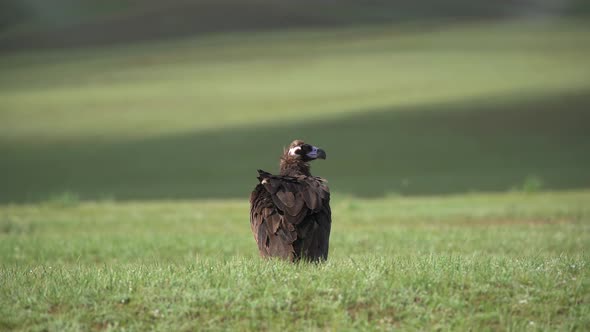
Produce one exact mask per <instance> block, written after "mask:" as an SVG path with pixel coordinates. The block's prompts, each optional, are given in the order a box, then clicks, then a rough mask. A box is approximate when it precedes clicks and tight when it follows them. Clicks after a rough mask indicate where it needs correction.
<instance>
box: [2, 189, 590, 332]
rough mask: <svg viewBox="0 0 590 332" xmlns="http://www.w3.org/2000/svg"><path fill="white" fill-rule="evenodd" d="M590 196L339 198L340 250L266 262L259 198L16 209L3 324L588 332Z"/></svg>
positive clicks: (9, 217)
mask: <svg viewBox="0 0 590 332" xmlns="http://www.w3.org/2000/svg"><path fill="white" fill-rule="evenodd" d="M589 201H590V193H589V192H588V191H577V192H561V193H521V192H512V193H505V194H494V195H483V194H477V195H459V196H449V197H447V198H437V197H424V198H403V197H387V198H382V199H373V200H364V199H357V198H353V197H348V198H344V197H342V196H339V197H337V198H336V199H335V201H334V202H333V204H332V206H333V215H334V223H333V232H332V238H331V240H332V241H331V251H330V259H329V261H328V262H327V263H325V264H320V265H314V264H297V265H290V264H286V263H283V262H280V261H264V260H262V259H260V258H258V257H257V253H256V246H255V244H254V240H253V237H252V235H251V234H250V230H249V225H248V205H247V203H246V202H244V201H228V200H226V201H217V200H215V201H176V202H172V201H169V202H166V201H159V202H152V203H142V202H128V203H117V202H111V201H108V200H107V201H99V202H86V203H82V202H79V201H77V200H76V199H75V197H71V196H65V197H61V198H55V199H53V200H50V201H47V202H43V203H39V204H30V205H4V206H2V207H0V253H1V255H0V263H1V264H0V328H1V329H3V330H11V331H20V330H50V331H52V330H108V329H112V330H136V331H144V330H158V331H171V330H174V331H183V330H184V331H189V330H218V329H231V330H248V329H263V330H265V329H268V330H283V329H285V330H293V331H300V330H334V331H341V330H353V329H355V330H358V329H363V330H391V329H403V330H408V329H420V330H431V329H442V330H448V329H451V330H525V329H530V330H588V329H589V328H590V319H589V317H590V266H589V263H590V262H589V257H588V250H589V249H590V247H589V246H590V245H589V244H590V232H589V230H590V229H589V226H590V205H588V202H589Z"/></svg>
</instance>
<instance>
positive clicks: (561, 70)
mask: <svg viewBox="0 0 590 332" xmlns="http://www.w3.org/2000/svg"><path fill="white" fill-rule="evenodd" d="M4 3H6V2H4ZM26 3H28V4H36V6H37V5H39V4H41V2H40V1H38V2H37V1H29V2H26ZM57 3H63V4H64V6H65V5H66V4H67V2H65V0H63V2H56V4H57ZM76 3H77V5H76V6H72V7H68V8H69V9H68V10H67V11H56V14H55V15H58V14H59V15H62V16H63V19H59V20H56V19H55V16H52V18H44V19H43V18H42V17H41V16H40V15H31V14H30V13H27V12H26V11H23V13H24V14H23V16H22V17H23V18H21V19H16V18H15V19H14V20H13V21H12V22H10V23H5V24H4V28H3V34H2V36H3V37H2V38H0V44H2V43H3V44H2V45H4V46H5V47H6V48H5V50H7V52H6V53H4V54H3V55H1V56H0V72H1V73H2V75H0V101H1V104H0V184H1V185H0V202H3V203H5V202H22V201H37V200H44V199H48V198H51V197H55V196H56V195H57V196H59V195H62V194H63V193H73V195H79V196H80V197H81V198H82V199H96V198H105V197H107V198H116V199H158V198H171V199H173V198H196V197H197V198H207V197H241V198H245V197H248V194H249V191H250V190H251V188H252V187H253V185H254V184H255V183H256V179H255V175H256V169H258V168H262V169H265V170H268V171H276V169H277V163H278V157H279V155H280V153H281V152H282V148H283V146H285V145H287V144H288V143H289V142H290V141H291V140H293V139H295V138H302V139H306V140H308V141H309V142H310V143H312V144H316V145H319V146H321V147H323V148H325V149H326V150H327V152H328V160H326V161H325V162H321V161H320V162H317V163H315V165H314V173H315V174H317V175H320V176H325V177H327V178H328V179H329V181H330V185H331V188H332V190H333V191H334V192H336V193H339V194H347V195H348V194H350V195H361V196H381V195H391V194H394V195H395V194H402V195H426V194H428V195H430V194H449V193H460V192H471V191H506V190H525V191H527V190H543V189H548V190H556V189H573V188H588V187H590V175H589V174H588V172H587V169H589V167H590V154H588V153H587V151H590V135H588V133H589V132H590V121H588V120H590V119H589V118H590V113H589V112H588V109H589V105H590V94H589V93H588V92H589V90H590V63H589V61H588V59H589V58H590V45H588V43H587V41H588V40H589V38H590V25H589V24H588V23H586V21H584V20H582V19H579V18H575V17H572V15H573V14H579V13H581V12H582V11H580V12H577V11H573V12H572V10H573V9H572V8H578V7H575V6H579V4H577V5H576V3H574V2H571V3H570V2H567V3H566V4H567V6H565V5H564V6H563V7H559V10H557V9H555V10H554V11H552V10H549V9H548V8H544V9H543V8H542V7H534V6H533V7H525V9H528V11H529V12H527V13H525V12H526V11H522V10H521V11H517V10H516V8H521V7H522V6H521V4H519V3H518V2H508V3H504V2H503V3H502V4H501V5H498V4H496V5H491V4H487V5H483V4H482V5H479V4H478V5H477V6H476V5H467V2H464V1H463V2H462V1H458V2H456V4H454V5H453V4H450V5H445V6H444V7H442V8H444V9H442V8H440V9H439V8H438V7H437V5H436V4H434V2H433V3H431V6H426V7H424V6H418V5H417V4H416V7H412V8H410V7H407V8H406V7H404V6H402V5H400V6H399V7H397V9H399V10H396V11H393V10H391V11H385V10H383V8H382V7H380V6H391V8H393V7H394V3H389V2H388V3H386V2H371V5H366V6H363V7H362V8H360V7H357V6H360V5H358V4H357V3H356V2H346V3H345V4H340V5H339V7H338V10H336V11H335V10H332V9H333V8H334V5H333V4H332V3H331V2H327V1H325V2H319V3H318V4H317V6H318V7H317V10H315V9H314V10H313V11H310V10H309V8H310V7H309V6H310V5H309V3H305V2H297V3H296V2H291V1H284V2H281V3H280V5H279V4H277V3H275V2H273V3H272V6H271V2H265V1H259V2H248V6H255V5H256V6H261V7H257V8H266V9H268V10H270V9H269V8H271V7H272V8H274V9H273V10H275V9H276V8H283V9H285V8H287V9H288V10H287V9H285V10H286V11H287V12H289V13H295V12H296V11H295V9H296V8H299V9H302V10H303V9H306V10H303V11H302V13H305V15H304V14H301V15H295V16H293V17H297V18H298V19H302V20H301V21H300V22H299V21H297V22H296V23H293V25H291V24H290V23H289V27H290V28H289V29H278V28H280V27H287V26H283V25H281V24H283V23H285V22H295V21H289V20H287V19H285V17H284V16H280V15H278V14H277V16H272V15H266V14H264V13H268V11H264V10H262V9H260V10H256V11H252V12H249V11H247V10H245V9H244V10H239V11H235V8H238V7H239V6H238V5H237V3H230V2H223V4H224V6H225V7H223V8H225V9H224V10H228V11H229V12H231V13H233V15H235V17H239V18H240V19H239V20H238V19H236V20H234V19H230V17H228V19H227V20H224V21H223V20H222V21H223V22H230V21H231V22H233V23H236V24H237V23H239V24H237V25H232V26H225V25H223V24H222V22H221V21H220V20H219V19H218V18H219V17H220V16H215V15H213V14H211V13H213V12H214V11H207V10H205V11H203V12H202V13H207V14H203V15H205V16H209V15H210V19H211V20H210V21H206V22H205V21H197V22H201V23H202V24H203V26H205V27H207V29H205V30H200V28H199V29H196V30H194V29H193V28H194V27H195V26H196V25H191V29H188V30H186V31H184V32H182V31H180V30H175V29H176V28H174V29H172V30H170V35H174V36H176V37H181V36H183V37H182V38H170V39H166V38H164V37H165V36H168V35H165V34H164V35H157V36H156V35H153V34H152V33H151V32H150V33H147V32H149V31H151V30H149V29H148V28H147V27H148V26H151V25H150V24H144V23H145V22H144V21H142V22H144V23H142V24H143V25H142V24H140V23H137V22H136V21H133V19H132V18H134V17H140V16H141V15H140V14H139V13H140V12H142V13H147V12H150V13H153V15H155V16H153V17H156V16H157V17H158V18H163V17H179V16H174V15H168V14H167V13H168V12H167V11H166V10H168V9H170V10H171V8H176V9H175V10H176V11H175V12H174V13H176V14H178V15H180V14H182V13H188V12H189V10H188V9H187V8H185V7H182V6H181V4H182V5H183V6H189V7H190V6H193V5H194V6H197V5H198V6H205V3H204V2H197V3H192V2H191V4H189V3H188V2H181V1H179V0H176V1H171V2H166V4H167V5H166V8H167V9H166V10H165V8H164V7H161V6H163V5H162V4H163V3H164V2H155V1H154V2H146V3H145V4H144V5H142V6H141V7H139V6H138V5H137V3H134V2H133V1H127V2H115V1H110V2H109V1H105V2H101V3H100V4H101V5H100V6H98V2H92V1H86V2H76ZM12 4H13V5H14V4H15V2H13V3H12ZM208 4H209V5H211V4H212V3H208ZM218 4H219V3H218ZM304 4H307V7H305V6H304ZM175 5H178V6H179V7H175ZM209 5H207V6H205V7H203V8H209V9H210V8H213V7H208V6H209ZM93 6H94V7H93ZM152 6H153V7H152ZM211 6H213V5H211ZM235 6H238V7H235ZM273 6H275V7H276V8H275V7H273ZM406 6H410V5H406ZM441 6H442V5H441ZM454 6H455V7H454ZM539 6H540V5H539ZM33 7H34V6H30V7H28V8H33ZM35 8H36V7H35ZM179 8H180V9H179ZM183 8H184V9H183ZM191 8H192V7H191ZM215 8H217V7H215ZM314 8H315V7H314ZM402 8H405V9H404V10H401V9H402ZM453 8H461V10H455V9H453ZM535 8H541V9H535ZM580 8H581V7H580ZM140 9H141V10H140ZM209 9H208V10H209ZM230 9H231V10H230ZM361 9H363V10H361ZM508 9H510V10H508ZM533 9H534V10H533ZM211 10H212V9H211ZM216 10H217V9H216ZM219 10H220V11H219V12H218V13H219V15H221V16H224V14H223V13H225V11H223V10H221V9H219ZM276 10H278V9H276ZM412 10H414V11H412ZM429 10H431V11H432V12H429ZM195 12H199V11H195ZM156 13H158V15H156ZM193 13H194V12H193ZM199 13H200V12H199ZM246 13H250V14H252V15H253V16H252V17H255V18H256V19H252V20H251V22H255V23H257V24H258V23H260V24H267V23H268V22H267V23H264V22H266V21H265V20H264V19H263V18H268V17H274V18H273V19H276V18H278V17H280V20H279V21H280V24H278V25H277V24H275V23H276V22H275V23H272V24H271V23H268V25H264V26H254V25H248V24H250V23H247V22H246V21H247V20H246V19H245V18H246V17H248V15H247V14H246ZM253 13H254V14H253ZM357 13H358V15H353V14H357ZM557 13H559V15H558V14H557ZM568 13H569V14H568ZM263 14H264V15H263ZM274 14H276V12H273V15H274ZM47 15H48V14H47ZM138 15H139V16H138ZM146 15H147V14H146ZM187 15H188V14H187ZM290 15H291V14H290ZM568 15H569V16H568ZM312 16H313V17H314V18H317V19H318V20H317V21H313V22H311V21H310V20H309V19H308V18H309V17H312ZM573 16H576V15H573ZM15 17H16V16H15ZM145 17H151V16H145ZM145 17H144V18H145ZM216 17H217V18H216ZM289 17H291V16H289ZM483 17H486V19H485V20H482V18H483ZM329 18H334V20H331V19H329ZM458 18H461V19H458ZM242 19H244V20H246V21H244V20H242ZM113 20H114V21H113ZM142 20H143V19H142ZM123 21H124V22H133V23H132V24H131V23H130V24H131V25H130V26H132V27H133V29H128V30H121V29H119V28H117V27H119V25H117V24H119V23H120V22H123ZM3 22H8V21H7V20H6V19H5V20H4V21H3ZM56 22H58V23H59V24H56ZM116 22H119V23H116ZM146 22H152V23H153V24H152V25H153V26H154V27H155V26H157V22H158V21H157V20H156V21H154V20H152V19H149V20H147V21H146ZM174 22H179V20H176V19H175V20H174ZM191 22H192V21H191ZM244 22H246V23H247V24H246V23H244ZM248 22H250V21H248ZM310 22H311V23H310ZM201 23H199V24H201ZM233 23H232V24H233ZM316 23H317V24H316ZM366 23H371V24H366ZM242 24H246V25H242ZM172 25H173V26H175V27H178V25H177V24H176V23H175V24H172ZM197 25H198V24H197ZM74 27H75V28H74ZM93 27H96V29H98V30H96V31H101V33H100V34H98V35H93V34H92V33H91V31H92V29H94V28H93ZM98 27H101V28H100V29H99V28H98ZM105 27H111V28H112V29H113V30H108V29H107V30H101V29H103V28H105ZM144 28H146V29H147V30H146V29H144ZM88 29H90V30H88ZM156 30H158V29H156ZM119 31H120V32H121V33H118V32H119ZM130 31H131V32H133V31H136V32H137V31H141V32H142V33H144V32H145V34H144V35H142V36H143V37H142V36H136V35H133V34H130V35H126V33H127V32H130ZM158 31H163V30H158ZM202 32H216V33H214V34H202ZM54 33H55V35H52V34H54ZM195 33H196V34H195ZM35 36H37V37H38V38H41V39H36V38H37V37H35ZM51 36H54V37H56V38H57V37H59V38H57V39H55V38H53V37H51ZM75 36H83V37H84V38H86V37H88V38H87V39H84V42H83V43H82V44H78V41H79V40H81V39H76V38H78V37H75ZM93 36H94V37H93ZM97 36H98V37H97ZM25 37H26V38H25ZM50 37H51V38H50ZM95 37H96V38H99V37H100V38H103V37H104V38H106V39H104V40H100V38H99V39H95ZM144 37H145V38H144ZM152 37H154V38H156V37H157V38H156V40H152V41H149V42H147V41H145V39H151V38H152ZM72 38H73V39H72ZM119 38H120V39H119ZM162 38H164V39H162ZM130 40H134V41H136V42H133V43H130V42H129V41H130ZM141 40H144V41H143V42H141ZM21 42H22V43H21ZM122 42H125V45H116V44H117V43H122ZM128 42H129V43H128ZM19 43H20V44H19ZM103 44H115V45H103ZM80 45H85V46H89V47H85V48H75V47H74V46H80ZM91 45H93V46H91ZM63 46H68V48H67V49H43V50H41V49H42V48H47V47H50V48H53V47H55V48H59V47H63ZM90 46H91V47H90ZM8 51H9V52H8Z"/></svg>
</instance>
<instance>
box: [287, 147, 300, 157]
mask: <svg viewBox="0 0 590 332" xmlns="http://www.w3.org/2000/svg"><path fill="white" fill-rule="evenodd" d="M298 154H301V147H300V146H296V147H293V148H291V149H290V150H289V155H291V156H295V155H298Z"/></svg>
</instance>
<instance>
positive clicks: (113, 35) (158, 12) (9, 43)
mask: <svg viewBox="0 0 590 332" xmlns="http://www.w3.org/2000/svg"><path fill="white" fill-rule="evenodd" d="M588 13H590V5H588V3H587V1H584V0H549V1H547V0H505V1H468V0H449V1H444V2H441V1H433V0H418V1H400V0H393V1H391V0H371V1H358V0H342V1H333V0H319V1H318V0H281V1H274V0H249V1H237V0H168V1H159V0H53V1H45V0H0V50H2V49H4V50H14V49H22V48H55V47H76V46H92V45H104V44H113V43H127V42H135V41H139V40H158V39H162V38H177V37H180V36H194V35H198V34H208V33H220V32H221V33H222V32H236V31H242V32H243V31H267V30H276V29H285V28H318V27H337V26H356V25H366V24H383V23H390V24H391V23H405V22H416V21H418V22H426V21H428V22H433V21H434V22H440V21H444V22H448V21H465V20H467V21H470V20H471V21H472V20H480V19H487V20H490V19H514V18H522V17H524V18H530V17H541V18H554V17H560V16H567V17H585V16H587V14H588Z"/></svg>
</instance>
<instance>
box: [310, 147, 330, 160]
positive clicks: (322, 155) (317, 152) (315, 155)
mask: <svg viewBox="0 0 590 332" xmlns="http://www.w3.org/2000/svg"><path fill="white" fill-rule="evenodd" d="M307 157H308V158H311V159H326V151H324V150H322V149H320V148H317V147H315V146H314V147H313V149H312V150H311V152H309V153H308V154H307Z"/></svg>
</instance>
